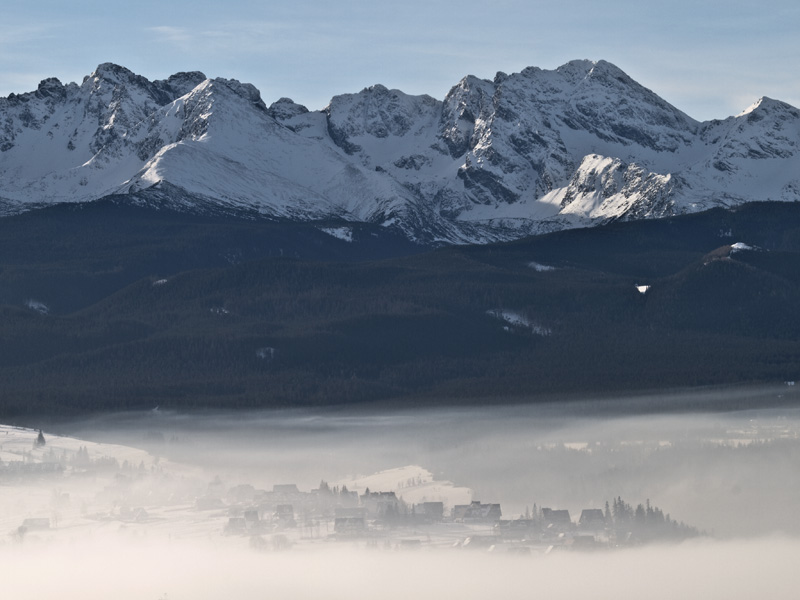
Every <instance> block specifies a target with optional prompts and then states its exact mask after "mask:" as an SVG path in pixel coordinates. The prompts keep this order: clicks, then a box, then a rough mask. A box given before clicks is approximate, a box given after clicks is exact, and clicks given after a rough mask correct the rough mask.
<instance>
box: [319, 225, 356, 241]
mask: <svg viewBox="0 0 800 600" xmlns="http://www.w3.org/2000/svg"><path fill="white" fill-rule="evenodd" d="M319 230H320V231H324V232H325V233H327V234H328V235H332V236H333V237H335V238H337V239H340V240H343V241H345V242H352V241H353V228H352V227H320V228H319Z"/></svg>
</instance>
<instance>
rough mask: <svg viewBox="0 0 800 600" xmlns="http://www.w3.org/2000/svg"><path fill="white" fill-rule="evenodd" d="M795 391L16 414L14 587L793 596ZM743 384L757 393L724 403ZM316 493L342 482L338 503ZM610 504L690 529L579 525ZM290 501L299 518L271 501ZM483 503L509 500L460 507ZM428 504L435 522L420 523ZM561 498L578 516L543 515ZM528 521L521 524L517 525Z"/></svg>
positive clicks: (2, 501) (2, 432) (7, 430)
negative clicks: (25, 425)
mask: <svg viewBox="0 0 800 600" xmlns="http://www.w3.org/2000/svg"><path fill="white" fill-rule="evenodd" d="M784 392H785V393H784ZM792 392H793V390H792V389H791V386H788V387H786V388H785V390H784V391H783V392H782V391H781V390H777V393H776V390H773V389H770V390H760V391H753V390H751V391H739V392H736V391H730V390H728V391H723V392H715V393H709V392H706V393H703V394H696V395H687V394H683V395H672V396H662V397H646V398H627V399H625V400H619V401H607V402H605V403H603V404H599V403H597V402H590V401H586V402H571V403H561V404H544V405H539V406H506V407H493V408H491V409H485V408H439V409H427V410H426V409H422V410H416V411H413V412H412V411H406V412H403V411H390V410H377V409H376V410H372V411H364V410H361V411H355V410H327V411H322V410H313V411H311V410H293V411H262V412H249V413H218V412H216V413H207V414H204V415H197V414H194V415H189V414H186V413H172V412H166V411H162V410H157V411H154V412H146V413H117V414H113V415H106V416H101V417H96V418H93V419H90V420H82V421H71V422H63V423H60V424H52V425H49V426H48V427H46V428H45V429H44V431H43V436H44V438H45V444H44V445H41V446H37V445H36V440H37V432H36V431H35V430H31V429H19V428H15V427H12V426H3V427H2V428H0V459H2V461H3V462H2V465H1V468H0V492H1V493H0V515H2V518H0V528H2V538H0V557H2V563H3V564H4V566H5V567H7V568H8V569H7V571H6V569H4V571H6V572H7V575H6V582H7V583H6V585H5V586H4V587H5V589H11V590H13V591H14V597H15V598H40V597H48V596H51V595H52V594H55V593H56V592H57V590H59V589H60V590H61V591H62V593H63V591H64V588H63V582H69V583H68V584H67V586H68V591H69V595H70V597H71V596H77V595H80V597H82V598H107V597H109V596H110V595H113V596H114V597H117V598H123V599H127V598H137V599H138V598H153V599H158V598H219V597H236V598H263V597H272V596H280V597H286V598H311V597H320V596H322V595H325V596H327V597H332V598H352V597H365V596H367V595H378V594H380V595H381V596H383V597H386V598H407V597H410V596H412V595H413V596H415V597H420V598H434V597H454V596H458V597H464V598H481V597H486V596H490V597H508V598H527V597H530V596H531V595H532V594H546V595H547V597H551V598H575V597H579V596H589V597H594V598H606V597H608V598H611V597H614V598H640V597H643V596H646V597H649V598H674V597H696V595H697V594H702V595H703V596H704V597H709V598H722V597H725V598H745V597H753V596H754V595H759V596H762V597H770V598H790V597H793V595H792V594H793V590H794V589H796V586H797V584H798V583H800V578H799V577H798V575H797V574H796V570H795V569H792V568H790V561H791V557H793V556H797V553H798V551H800V522H798V521H797V519H796V518H795V513H796V507H797V506H798V504H799V503H800V471H799V470H798V468H797V466H798V464H799V461H800V410H798V409H796V408H785V407H781V404H783V403H785V402H787V401H791V399H792V397H793V396H792ZM779 394H780V395H783V396H784V397H783V398H779V397H778V395H779ZM748 399H749V400H750V402H751V405H756V404H759V405H761V406H764V408H760V409H749V410H740V411H730V410H728V411H719V410H716V409H715V406H717V405H718V403H719V402H721V401H722V400H725V402H727V403H728V404H730V403H733V402H745V401H747V400H748ZM654 406H661V407H662V408H665V409H669V408H670V407H671V410H668V411H667V412H663V413H656V414H654V412H653V407H654ZM685 406H693V407H696V410H694V411H692V412H685V410H682V408H683V407H685ZM770 406H777V408H770ZM642 407H649V408H647V409H646V410H647V411H648V413H647V414H641V409H642ZM637 413H640V414H638V415H637ZM18 462H19V464H17V463H18ZM15 464H16V465H17V466H16V471H15V470H14V468H12V467H13V466H14V465H15ZM22 464H28V465H29V467H27V469H28V470H27V471H25V469H23V467H21V466H20V465H22ZM48 464H50V465H53V467H52V470H51V471H50V472H47V469H46V468H45V467H42V466H41V465H48ZM34 465H40V466H39V467H38V471H37V467H35V466H34ZM54 465H60V467H56V466H54ZM323 497H328V498H338V499H337V500H329V501H326V502H335V503H338V504H337V508H333V504H329V505H328V506H329V509H330V510H329V511H328V513H327V516H326V513H325V510H319V511H318V510H317V508H319V507H320V506H321V505H320V504H319V502H320V499H321V498H323ZM390 497H395V498H396V499H397V503H398V504H397V505H396V506H399V507H402V511H405V513H404V514H405V516H404V517H402V518H401V516H400V514H398V516H397V518H395V519H394V520H392V519H390V518H389V516H388V515H387V514H386V513H384V515H383V517H382V518H381V517H379V516H377V514H375V515H373V514H372V512H371V511H372V508H371V504H370V503H371V502H372V501H373V500H374V499H375V498H380V499H381V501H383V500H386V499H388V498H390ZM281 498H282V499H283V500H280V499H281ZM618 498H619V499H620V500H621V502H622V503H623V504H628V503H629V505H630V506H631V507H637V505H639V504H642V505H644V506H647V511H648V513H647V514H648V515H650V514H651V513H650V510H651V507H652V508H654V509H655V510H656V511H661V510H663V512H664V513H668V515H667V518H668V519H670V520H672V521H673V522H675V523H676V524H677V523H679V522H680V523H683V524H685V526H686V527H687V528H691V530H693V533H691V535H683V536H674V537H669V536H661V537H658V536H653V537H651V538H647V537H646V536H639V534H637V533H636V528H635V525H633V524H631V525H630V526H628V525H624V529H625V531H626V532H627V534H625V533H623V530H622V529H620V526H619V522H620V520H619V517H618V516H617V518H616V519H615V521H616V523H617V526H616V527H617V530H616V531H611V530H610V529H609V528H608V527H607V526H606V527H604V528H603V527H601V528H598V529H596V530H594V531H593V535H591V536H589V535H587V530H586V529H585V528H584V525H585V524H584V522H583V521H584V517H585V515H586V514H587V509H590V510H591V509H600V510H601V511H602V510H603V509H604V508H605V503H606V501H608V502H610V503H611V505H612V506H613V509H612V512H615V513H616V512H617V507H618V504H617V499H618ZM286 499H291V500H292V502H293V504H294V506H293V508H292V510H291V521H290V520H287V517H286V513H285V511H286V508H285V505H284V508H283V509H281V508H277V509H276V510H273V509H275V507H274V506H273V505H272V504H270V503H271V502H272V503H275V502H285V501H286ZM309 502H310V504H309ZM476 502H477V503H478V504H479V505H480V506H481V507H491V506H493V505H499V506H498V509H499V510H501V511H502V516H501V517H500V516H499V515H498V518H496V519H494V518H487V519H480V518H477V517H474V518H470V517H469V516H468V515H467V513H464V512H462V513H458V510H459V509H458V506H462V507H463V506H464V505H470V503H472V504H473V505H474V503H476ZM437 503H441V505H442V508H443V513H442V517H441V518H436V519H433V520H429V519H423V518H422V515H423V510H424V508H423V507H425V506H433V505H436V504H437ZM268 506H269V509H268V510H267V508H265V507H268ZM314 507H317V508H314ZM342 507H344V508H342ZM548 509H549V510H550V511H551V512H549V513H548V512H547V511H548ZM359 510H361V511H363V513H362V514H364V515H365V516H366V518H365V519H364V521H363V529H357V530H354V529H346V528H345V527H344V525H343V524H342V522H340V521H341V518H342V517H341V516H340V515H344V514H346V515H349V516H350V518H351V519H352V515H353V514H357V513H353V512H352V511H359ZM564 510H568V511H569V515H570V517H569V518H570V520H571V521H570V522H569V523H564V522H562V523H561V524H558V523H556V521H555V520H553V521H552V522H549V524H547V523H548V519H549V518H550V515H555V513H557V512H559V511H564ZM254 511H257V512H254ZM281 511H284V512H283V513H281ZM334 511H335V512H334ZM341 511H345V512H341ZM348 511H349V512H348ZM402 511H401V512H402ZM334 514H335V515H336V516H335V518H334ZM458 514H460V518H459V516H458ZM254 515H257V516H254ZM411 515H414V517H412V516H411ZM579 515H580V518H579ZM537 518H538V519H539V522H538V524H536V519H537ZM248 519H251V520H248ZM43 520H48V523H47V525H46V526H45V525H44V523H43ZM515 523H516V525H515ZM526 523H528V524H530V525H525V524H526ZM631 523H633V522H631ZM26 524H27V528H26ZM351 524H352V521H351ZM359 524H360V522H359ZM239 526H241V529H238V527H239ZM517 526H524V527H529V528H528V529H526V530H525V533H524V534H523V535H516V536H515V535H512V533H511V531H512V530H513V528H514V527H517ZM628 529H630V531H628ZM684 531H685V532H687V531H689V529H686V530H684ZM631 532H633V537H631ZM589 537H592V538H593V539H592V541H591V543H589V540H588V538H589ZM42 570H43V571H46V572H47V573H48V577H46V578H41V577H37V576H36V573H37V572H39V571H42ZM577 573H579V574H580V576H579V577H576V576H575V575H576V574H577ZM9 577H10V578H9ZM59 582H61V583H59ZM8 585H10V587H8Z"/></svg>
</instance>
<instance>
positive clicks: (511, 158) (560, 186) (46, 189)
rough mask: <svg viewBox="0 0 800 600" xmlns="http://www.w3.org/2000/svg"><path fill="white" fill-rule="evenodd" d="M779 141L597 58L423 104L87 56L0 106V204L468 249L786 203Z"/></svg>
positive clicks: (763, 111)
mask: <svg viewBox="0 0 800 600" xmlns="http://www.w3.org/2000/svg"><path fill="white" fill-rule="evenodd" d="M798 148H800V111H799V110H798V109H796V108H794V107H792V106H790V105H788V104H785V103H782V102H779V101H776V100H772V99H769V98H762V99H760V100H759V101H758V102H756V103H755V104H754V105H753V106H751V107H750V108H748V109H747V110H745V111H743V112H742V113H740V114H739V115H737V116H733V117H729V118H728V119H725V120H722V121H709V122H698V121H696V120H694V119H692V118H691V117H689V116H687V115H686V114H684V113H682V112H681V111H680V110H678V109H677V108H675V107H673V106H671V105H670V104H668V103H667V102H665V101H664V100H663V99H661V98H660V97H658V96H657V95H656V94H655V93H653V92H652V91H650V90H648V89H646V88H644V87H643V86H641V85H639V84H638V83H636V82H635V81H633V80H632V79H631V78H630V77H629V76H627V75H626V74H625V73H624V72H623V71H622V70H620V69H619V68H617V67H616V66H614V65H612V64H610V63H607V62H604V61H597V62H592V61H585V60H581V61H572V62H569V63H567V64H565V65H563V66H561V67H559V68H557V69H554V70H542V69H538V68H535V67H529V68H527V69H524V70H523V71H522V72H520V73H515V74H511V75H506V74H504V73H498V74H497V75H496V76H495V78H494V79H493V80H491V81H490V80H484V79H479V78H476V77H473V76H467V77H465V78H464V79H462V80H461V81H460V82H459V83H458V84H456V85H455V86H454V87H453V88H452V89H451V90H450V92H449V93H448V94H447V96H446V97H445V98H444V100H441V101H440V100H437V99H434V98H431V97H430V96H411V95H407V94H404V93H403V92H401V91H399V90H390V89H387V88H386V87H384V86H382V85H375V86H372V87H369V88H365V89H364V90H362V91H361V92H358V93H355V94H344V95H340V96H336V97H334V98H333V99H332V100H331V102H330V104H329V105H328V106H327V107H326V108H325V109H324V110H322V111H309V110H307V109H306V108H305V107H303V106H301V105H298V104H296V103H294V102H293V101H291V100H290V99H287V98H281V99H280V100H278V101H277V102H275V103H273V104H272V105H270V106H267V105H266V104H265V103H264V101H263V100H262V99H261V96H260V93H259V92H258V90H257V89H256V88H255V87H253V86H252V85H249V84H243V83H240V82H238V81H236V80H230V79H222V78H216V79H208V78H206V77H205V75H203V74H202V73H199V72H189V73H178V74H176V75H173V76H171V77H169V78H168V79H166V80H157V81H152V82H151V81H149V80H147V79H146V78H144V77H142V76H140V75H136V74H134V73H132V72H131V71H129V70H128V69H125V68H124V67H120V66H117V65H113V64H109V63H106V64H102V65H100V66H99V67H98V68H97V69H96V70H95V72H94V73H92V74H91V75H89V76H87V77H86V78H85V79H84V81H83V82H82V83H81V84H76V83H69V84H66V85H64V84H62V83H61V82H59V81H58V80H57V79H46V80H44V81H42V83H41V84H40V85H39V87H38V89H37V90H36V91H33V92H29V93H26V94H20V95H13V94H12V95H10V96H9V97H8V98H0V212H2V213H4V214H14V213H18V212H22V211H25V210H30V209H33V208H36V207H39V206H43V205H48V204H54V203H60V202H87V201H92V200H97V199H100V198H103V197H106V196H108V195H111V194H127V195H128V196H129V197H130V200H131V202H132V203H144V202H148V201H151V200H152V198H154V197H157V198H158V199H159V201H160V202H170V203H172V204H173V205H178V206H180V207H182V208H183V209H185V210H200V209H202V207H208V206H215V207H219V208H220V209H223V210H226V211H232V212H243V213H246V214H250V215H263V216H265V217H280V218H288V219H292V220H300V221H313V220H319V219H331V218H334V219H342V220H346V221H356V222H370V223H378V224H383V225H385V226H387V227H397V228H400V229H401V230H402V231H403V232H404V233H405V234H406V235H407V236H408V237H409V238H411V239H413V240H416V241H419V242H422V243H475V242H477V243H482V242H490V241H497V240H508V239H514V238H518V237H522V236H524V235H527V234H531V233H540V232H544V231H551V230H556V229H563V228H568V227H574V226H583V225H591V224H597V223H601V222H607V221H609V220H616V219H640V218H652V217H662V216H668V215H674V214H681V213H687V212H694V211H698V210H702V209H706V208H710V207H713V206H732V205H737V204H740V203H743V202H745V201H751V200H784V201H796V200H800V174H798V173H800V169H799V168H798V167H800V156H799V155H798Z"/></svg>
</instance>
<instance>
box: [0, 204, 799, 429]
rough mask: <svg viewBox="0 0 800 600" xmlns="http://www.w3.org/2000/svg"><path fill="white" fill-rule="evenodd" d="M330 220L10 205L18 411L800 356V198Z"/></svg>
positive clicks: (454, 386) (190, 404)
mask: <svg viewBox="0 0 800 600" xmlns="http://www.w3.org/2000/svg"><path fill="white" fill-rule="evenodd" d="M330 226H331V225H330V224H316V225H305V226H298V225H290V224H284V223H279V222H273V221H269V222H266V221H259V220H249V221H248V220H238V219H234V218H225V217H220V216H217V217H211V216H207V217H199V216H190V215H181V214H179V213H173V212H170V211H166V210H161V211H153V210H152V209H143V208H132V207H124V206H119V205H114V204H113V203H105V204H99V205H94V206H89V207H86V208H83V209H81V210H76V209H72V208H68V207H56V208H54V209H48V210H43V211H35V212H31V213H27V214H25V215H20V216H17V217H13V218H8V219H2V220H0V303H1V304H2V306H0V315H2V318H0V413H2V416H8V415H20V414H35V413H41V412H44V411H47V412H49V413H51V414H55V413H59V414H66V413H72V412H77V411H92V410H101V409H124V408H145V407H152V406H155V405H160V406H162V407H174V408H197V407H212V406H213V407H255V406H271V407H272V406H297V405H328V404H339V403H355V402H358V403H369V402H374V401H379V400H380V401H384V402H396V403H401V402H412V403H430V402H437V401H438V402H454V401H455V402H460V401H471V400H475V399H479V400H480V401H481V402H487V401H504V400H508V399H515V400H524V401H536V400H537V399H538V398H541V397H544V396H548V395H550V394H585V393H593V394H594V393H605V392H617V391H624V390H642V389H653V388H663V387H686V386H697V385H712V384H731V383H732V384H736V383H750V382H782V381H786V380H794V379H795V378H796V377H797V376H798V372H799V371H798V369H800V341H798V339H800V316H798V311H797V309H796V307H797V306H799V305H800V207H798V206H795V205H793V204H753V205H746V206H744V207H741V208H739V209H737V210H735V211H724V210H721V209H715V210H713V211H709V212H707V213H701V214H697V215H690V216H684V217H674V218H670V219H666V220H659V221H645V222H632V223H612V224H609V225H607V226H604V227H598V228H593V229H582V230H573V231H564V232H559V233H555V234H550V235H546V236H539V237H535V238H529V239H526V240H520V241H518V242H513V243H509V244H502V245H491V246H464V247H451V248H445V249H439V250H429V251H427V252H424V253H422V252H421V250H423V249H422V248H419V247H414V246H411V245H408V244H407V243H405V242H403V241H402V240H401V239H400V238H398V237H395V236H393V235H392V234H391V231H389V230H383V229H382V228H380V227H375V228H370V227H369V226H363V225H362V226H358V227H357V228H356V229H355V230H354V231H352V232H351V233H352V236H353V240H354V241H353V242H346V241H342V240H339V239H337V238H335V237H332V236H331V235H329V234H327V233H324V232H323V231H322V230H321V229H320V227H324V228H328V227H330ZM333 226H336V227H342V226H343V225H342V224H334V225H333ZM734 244H737V245H735V246H734ZM741 244H744V245H745V246H747V247H748V248H749V249H747V248H745V247H744V246H741ZM740 248H741V249H740ZM281 254H282V256H281ZM637 286H639V287H638V288H637ZM644 286H649V288H647V289H646V291H645V287H644Z"/></svg>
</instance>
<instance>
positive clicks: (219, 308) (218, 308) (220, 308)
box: [211, 306, 230, 315]
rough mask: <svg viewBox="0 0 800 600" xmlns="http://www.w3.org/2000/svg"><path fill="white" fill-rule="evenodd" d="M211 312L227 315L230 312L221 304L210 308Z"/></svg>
mask: <svg viewBox="0 0 800 600" xmlns="http://www.w3.org/2000/svg"><path fill="white" fill-rule="evenodd" d="M211 312H212V313H214V314H215V315H228V314H230V311H229V310H228V309H227V308H225V307H223V306H214V307H213V308H212V309H211Z"/></svg>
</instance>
